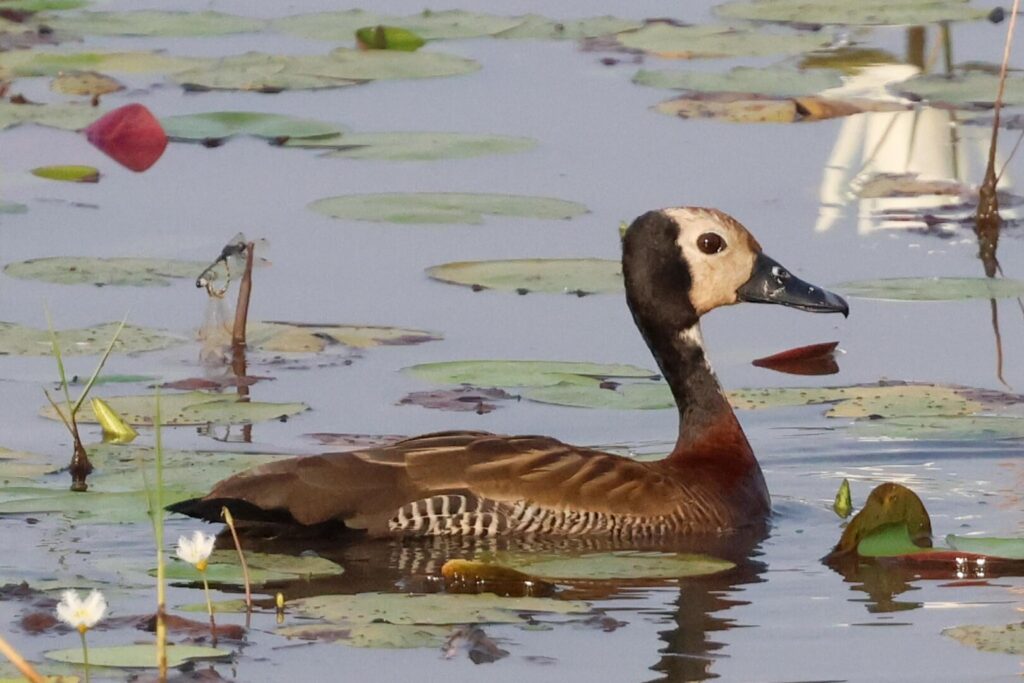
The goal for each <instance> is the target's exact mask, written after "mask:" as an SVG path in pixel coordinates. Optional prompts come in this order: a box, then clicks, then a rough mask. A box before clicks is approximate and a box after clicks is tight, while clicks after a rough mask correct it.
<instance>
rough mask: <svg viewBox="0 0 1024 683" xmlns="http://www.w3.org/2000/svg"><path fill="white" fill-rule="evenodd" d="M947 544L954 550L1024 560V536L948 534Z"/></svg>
mask: <svg viewBox="0 0 1024 683" xmlns="http://www.w3.org/2000/svg"><path fill="white" fill-rule="evenodd" d="M946 545H948V546H949V547H950V548H952V549H953V550H962V551H964V552H966V553H977V554H979V555H987V556H988V557H999V558H1004V559H1008V560H1024V538H995V537H992V536H987V537H986V536H956V535H954V534H950V535H948V536H946Z"/></svg>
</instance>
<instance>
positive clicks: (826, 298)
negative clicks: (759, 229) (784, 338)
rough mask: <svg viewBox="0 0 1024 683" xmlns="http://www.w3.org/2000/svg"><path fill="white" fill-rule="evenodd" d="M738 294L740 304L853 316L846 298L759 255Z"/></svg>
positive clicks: (737, 291)
mask: <svg viewBox="0 0 1024 683" xmlns="http://www.w3.org/2000/svg"><path fill="white" fill-rule="evenodd" d="M736 294H737V296H739V298H740V301H749V302H752V303H756V304H781V305H783V306H792V307H793V308H799V309H801V310H804V311H811V312H812V313H842V314H843V316H848V315H849V314H850V307H849V306H848V305H847V304H846V301H845V300H844V299H843V297H841V296H839V295H838V294H833V293H832V292H830V291H828V290H827V289H822V288H821V287H816V286H815V285H812V284H809V283H807V282H804V281H803V280H801V279H800V278H798V277H794V276H793V274H792V273H790V272H789V271H788V270H786V269H785V268H783V267H782V266H781V265H779V262H778V261H776V260H775V259H772V258H768V257H767V256H765V255H764V254H758V255H757V260H756V261H754V271H753V273H751V275H750V279H749V280H747V282H746V284H744V285H743V286H742V287H740V288H739V289H738V290H736Z"/></svg>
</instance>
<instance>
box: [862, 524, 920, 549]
mask: <svg viewBox="0 0 1024 683" xmlns="http://www.w3.org/2000/svg"><path fill="white" fill-rule="evenodd" d="M929 550H931V549H930V548H927V549H926V548H921V547H920V546H918V545H915V544H914V541H913V539H912V538H911V537H910V532H909V531H908V530H907V525H906V523H895V524H885V525H883V526H881V527H879V528H878V529H875V530H874V531H872V532H871V533H870V534H868V535H867V536H865V537H864V538H862V539H861V540H860V542H859V543H858V544H857V554H858V555H860V556H861V557H898V556H900V555H913V554H917V553H921V552H928V551H929Z"/></svg>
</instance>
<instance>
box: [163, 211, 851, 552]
mask: <svg viewBox="0 0 1024 683" xmlns="http://www.w3.org/2000/svg"><path fill="white" fill-rule="evenodd" d="M622 272H623V276H624V279H625V285H626V302H627V303H628V305H629V308H630V310H631V311H632V313H633V319H634V321H635V322H636V325H637V327H638V328H640V333H641V334H642V335H643V337H644V340H645V341H646V342H647V345H648V346H649V347H650V349H651V352H652V353H653V354H654V358H655V360H656V361H657V363H658V366H659V367H660V368H661V372H662V374H663V375H664V377H665V380H666V381H667V382H668V384H669V386H670V387H671V390H672V395H673V396H674V398H675V402H676V406H677V408H678V411H679V435H678V439H677V440H676V444H675V447H674V448H673V449H672V452H671V453H669V454H668V456H666V457H665V458H664V459H662V460H659V461H656V462H637V461H635V460H631V459H629V458H625V457H621V456H618V455H612V454H610V453H603V452H601V451H597V450H593V449H590V448H581V447H578V446H571V445H568V444H565V443H562V442H561V441H558V440H556V439H553V438H550V437H546V436H502V435H496V434H490V433H486V432H468V431H459V432H442V433H436V434H426V435H424V436H418V437H414V438H411V439H405V440H403V441H399V442H398V443H395V444H392V445H390V446H384V447H379V448H368V449H365V450H359V451H351V452H345V453H327V454H323V455H311V456H303V457H296V458H288V459H284V460H280V461H276V462H272V463H268V464H265V465H261V466H259V467H255V468H253V469H250V470H246V471H244V472H240V473H239V474H236V475H234V476H232V477H229V478H227V479H224V480H223V481H221V482H219V483H218V484H216V485H215V486H214V487H213V490H212V491H211V492H210V493H209V494H208V495H206V496H204V497H202V498H196V499H192V500H186V501H183V502H181V503H177V504H175V505H172V506H170V508H169V509H171V510H172V511H175V512H181V513H184V514H187V515H190V516H193V517H199V518H203V519H206V520H209V521H218V520H219V519H220V511H221V507H222V506H227V507H228V508H229V509H230V510H231V512H232V515H233V516H234V517H235V518H236V519H238V520H240V521H248V522H255V523H269V524H283V525H289V526H300V527H307V528H308V527H321V526H323V527H325V528H331V529H340V528H343V529H344V530H346V531H353V532H361V533H363V534H366V535H370V536H376V537H387V536H392V537H406V536H464V537H484V536H499V535H506V534H508V535H528V534H548V535H594V536H604V537H610V538H613V539H617V540H626V541H629V540H636V541H642V540H645V539H647V540H653V539H656V538H659V537H668V536H672V535H685V534H704V533H720V532H726V531H730V530H735V529H740V528H743V527H748V526H752V525H756V524H760V523H763V522H764V520H765V519H766V518H767V516H768V514H769V511H770V500H769V497H768V489H767V487H766V486H765V482H764V477H763V475H762V474H761V468H760V466H759V465H758V463H757V459H756V458H755V457H754V452H753V450H751V448H750V444H749V443H748V442H747V438H746V436H745V435H744V433H743V429H742V428H741V427H740V423H739V421H738V420H737V419H736V416H735V415H734V414H733V411H732V408H731V407H730V405H729V402H728V400H727V399H726V397H725V394H724V392H723V391H722V388H721V387H720V386H719V384H718V380H717V379H716V378H715V375H714V373H713V372H712V370H711V367H710V365H709V364H708V361H707V358H706V356H705V352H704V347H703V344H702V339H701V333H700V318H701V316H702V315H704V314H705V313H707V312H708V311H711V310H712V309H715V308H718V307H719V306H728V305H730V304H735V303H738V302H740V301H750V302H755V303H773V304H782V305H784V306H793V307H796V308H799V309H802V310H805V311H812V312H822V313H829V312H836V313H842V314H843V315H847V314H848V312H849V308H848V307H847V304H846V302H845V301H844V300H843V299H842V298H841V297H839V296H837V295H835V294H833V293H831V292H828V291H826V290H824V289H821V288H819V287H815V286H813V285H810V284H808V283H806V282H803V281H801V280H799V279H797V278H796V277H794V276H793V275H791V274H790V273H789V271H787V270H786V269H785V268H783V267H782V266H781V265H779V264H778V263H777V262H775V261H774V260H772V259H771V258H769V257H767V256H765V255H764V253H762V251H761V245H759V244H758V243H757V241H756V240H755V239H754V238H753V236H752V235H751V234H750V233H749V232H747V230H746V228H744V227H743V226H742V225H740V224H739V223H738V222H737V221H736V220H735V219H733V218H732V217H731V216H728V215H727V214H725V213H722V212H721V211H717V210H715V209H704V208H695V207H681V208H674V209H663V210H660V211H650V212H648V213H645V214H644V215H642V216H640V217H639V218H637V219H636V220H635V221H634V222H633V224H632V225H631V226H630V227H629V229H628V230H627V231H626V233H625V236H624V237H623V242H622Z"/></svg>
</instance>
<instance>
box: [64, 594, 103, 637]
mask: <svg viewBox="0 0 1024 683" xmlns="http://www.w3.org/2000/svg"><path fill="white" fill-rule="evenodd" d="M106 611H107V599H106V598H105V597H103V593H100V592H99V591H98V590H95V589H94V590H93V591H92V592H90V593H89V596H88V597H87V598H86V599H85V600H82V599H81V598H80V597H78V593H77V592H75V591H72V590H67V591H64V593H63V595H61V598H60V602H59V603H57V618H58V619H60V620H61V621H63V622H64V623H65V624H67V625H68V626H71V627H74V628H76V629H78V632H79V633H85V632H86V631H88V630H89V629H91V628H92V627H93V626H95V625H96V624H97V623H99V621H100V619H102V618H103V615H104V614H105V613H106Z"/></svg>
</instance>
